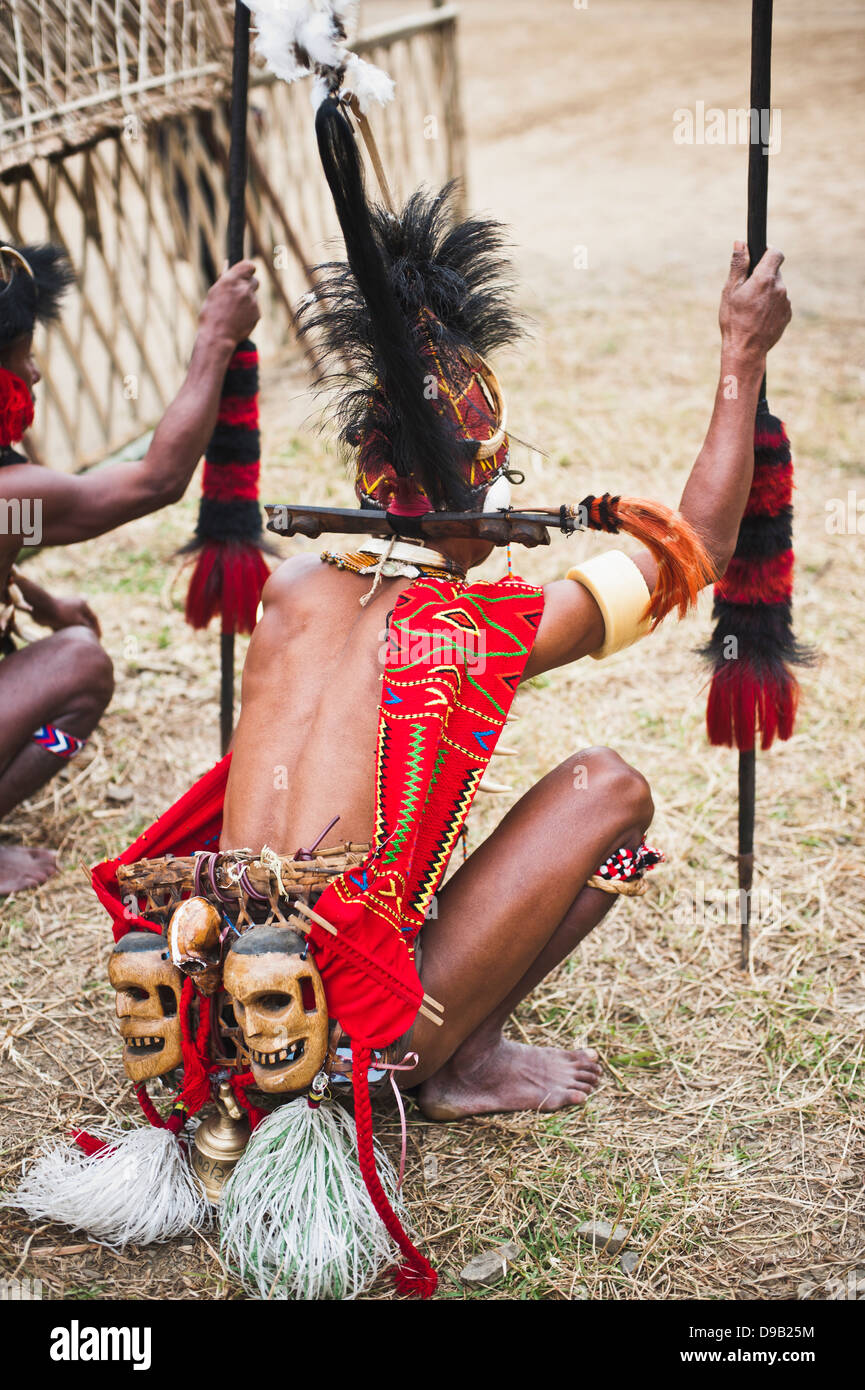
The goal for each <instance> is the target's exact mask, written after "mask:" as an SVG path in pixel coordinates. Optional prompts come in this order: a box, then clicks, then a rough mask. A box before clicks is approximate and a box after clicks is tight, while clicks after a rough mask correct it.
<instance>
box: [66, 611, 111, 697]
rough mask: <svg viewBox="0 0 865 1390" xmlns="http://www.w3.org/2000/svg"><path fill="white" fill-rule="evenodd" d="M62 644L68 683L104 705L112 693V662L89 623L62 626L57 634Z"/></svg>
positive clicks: (84, 695) (80, 692)
mask: <svg viewBox="0 0 865 1390" xmlns="http://www.w3.org/2000/svg"><path fill="white" fill-rule="evenodd" d="M56 639H57V641H58V642H60V643H61V645H62V647H63V648H64V660H65V661H66V662H67V663H68V670H69V675H70V677H71V681H70V684H71V685H72V686H73V687H74V690H75V695H76V697H83V698H84V699H85V700H86V701H87V702H88V703H89V704H91V705H93V706H94V707H98V708H99V709H100V710H103V709H106V708H107V707H108V705H109V703H110V701H111V697H112V695H113V694H114V666H113V664H112V661H111V657H110V656H109V655H108V653H107V651H106V650H105V648H104V647H103V646H102V644H101V642H100V641H99V638H98V637H97V636H96V633H95V632H93V630H92V629H91V628H89V627H84V626H80V627H65V628H62V629H61V631H60V632H58V633H57V634H56Z"/></svg>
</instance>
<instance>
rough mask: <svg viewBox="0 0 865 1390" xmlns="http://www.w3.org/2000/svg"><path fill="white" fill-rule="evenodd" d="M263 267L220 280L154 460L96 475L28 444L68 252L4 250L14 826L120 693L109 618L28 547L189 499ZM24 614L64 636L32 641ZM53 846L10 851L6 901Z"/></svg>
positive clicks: (3, 429)
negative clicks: (32, 560) (61, 466)
mask: <svg viewBox="0 0 865 1390" xmlns="http://www.w3.org/2000/svg"><path fill="white" fill-rule="evenodd" d="M254 273H255V268H254V266H253V265H252V263H251V262H249V261H245V262H243V263H241V264H239V265H236V266H234V267H233V268H232V269H231V270H230V271H227V272H226V273H225V274H224V275H223V276H222V277H221V279H220V280H218V281H217V283H216V284H215V285H214V286H213V288H212V289H211V291H210V293H209V294H208V296H207V299H206V301H205V304H204V306H203V308H202V311H201V317H200V323H199V330H198V336H197V338H196V341H195V346H194V348H193V352H192V360H191V362H190V366H189V371H188V373H187V377H186V380H185V382H184V384H183V386H182V387H181V388H180V391H179V393H178V395H177V398H176V399H175V400H174V402H173V403H172V404H171V405H170V406H169V408H168V410H167V411H166V412H165V415H164V417H163V419H162V421H161V423H160V424H159V425H158V427H157V429H156V433H155V434H154V437H153V442H152V444H151V445H150V448H149V449H148V451H147V453H146V455H145V457H144V458H143V459H141V460H138V461H135V462H128V463H115V464H113V465H111V466H109V467H107V468H102V469H99V470H98V471H94V472H90V473H83V474H68V473H57V472H54V471H52V470H51V469H48V468H42V467H38V466H35V465H34V464H33V463H31V462H30V461H29V459H28V457H27V455H26V454H23V453H21V452H20V450H18V449H16V448H15V447H14V445H16V444H17V443H18V442H19V441H20V440H21V439H22V437H23V435H24V434H25V432H26V431H27V430H28V429H29V428H30V426H31V424H32V423H33V410H34V388H35V386H36V384H37V383H38V381H39V380H40V374H39V369H38V367H37V365H36V362H35V360H34V357H33V330H34V328H35V326H36V323H37V322H40V323H45V324H50V323H51V322H52V321H54V320H55V319H56V318H57V317H58V315H59V311H60V301H61V298H62V296H63V294H64V292H65V290H66V289H68V287H69V286H70V285H71V284H72V282H73V279H74V275H73V271H72V267H71V266H70V264H69V261H68V259H67V257H66V254H65V252H64V251H63V250H62V249H61V248H60V247H57V246H0V657H2V658H3V659H2V660H0V821H2V819H3V817H4V816H7V815H8V814H9V812H10V811H11V810H13V808H14V807H15V806H17V805H18V804H19V803H20V802H21V801H23V800H24V799H25V798H26V797H28V796H32V795H33V793H34V792H35V791H37V790H38V789H39V787H41V786H43V785H44V783H45V782H47V781H48V780H49V779H50V778H51V777H54V776H55V775H56V774H57V772H59V771H60V769H61V768H62V767H63V765H64V763H66V762H68V760H69V759H70V758H72V757H74V756H75V755H76V753H78V752H80V750H81V749H82V748H83V747H84V744H85V743H86V741H87V739H88V737H89V736H90V734H91V733H92V732H93V730H94V729H95V728H96V726H97V724H98V723H99V720H100V719H101V717H102V715H103V713H104V711H105V709H106V708H107V706H108V703H109V701H110V699H111V695H112V693H113V688H114V682H113V673H112V666H111V660H110V658H109V656H108V653H107V652H106V651H105V649H104V648H103V647H102V645H101V643H100V640H99V638H100V631H99V621H98V619H97V617H96V615H95V613H94V612H93V611H92V609H91V608H90V606H89V605H88V604H87V603H85V602H84V600H83V599H80V598H79V599H71V598H55V597H54V596H52V595H51V594H48V593H46V592H45V590H44V589H42V588H41V587H40V586H39V585H38V584H36V583H34V582H33V580H31V579H29V578H26V577H25V576H24V574H23V573H21V572H20V571H18V570H16V569H14V562H15V558H16V556H17V554H18V552H19V550H20V549H21V547H22V546H24V545H71V544H73V543H75V542H76V541H85V540H90V539H92V537H94V536H101V535H103V534H104V533H105V532H107V531H113V530H114V529H115V527H117V526H121V525H123V523H124V522H126V521H132V520H133V519H134V518H136V517H139V516H146V515H148V513H150V512H155V511H158V510H159V509H160V508H162V507H165V506H168V505H169V504H170V503H171V502H176V501H177V500H178V499H179V498H180V497H182V495H183V493H184V491H185V489H186V486H187V484H188V482H189V480H190V478H191V476H192V473H193V470H194V469H195V466H196V464H197V463H198V460H199V458H200V457H201V454H202V452H203V450H204V447H205V445H206V444H207V441H208V439H209V438H210V436H211V434H212V432H213V426H214V422H215V420H216V415H217V410H218V407H219V399H220V391H221V388H222V382H223V378H224V377H225V372H226V368H227V366H228V363H229V360H230V358H231V355H232V353H233V352H234V349H235V347H236V345H237V343H238V341H241V340H242V339H243V338H244V337H246V336H247V334H248V332H249V331H250V330H251V328H252V327H253V325H254V324H255V323H256V321H257V319H258V308H257V304H256V299H255V291H256V288H257V281H256V280H255V278H254ZM16 613H22V614H23V613H26V614H28V615H29V617H30V619H31V621H32V622H34V623H36V624H38V626H40V627H44V628H50V629H51V636H49V637H43V638H42V639H41V640H40V641H36V642H30V643H29V644H25V643H23V642H22V641H20V640H19V639H18V634H17V632H16V626H15V622H16ZM56 867H57V865H56V862H55V855H54V851H53V850H49V849H44V848H28V847H24V846H20V845H8V844H3V845H0V895H2V894H5V893H14V892H16V891H18V890H19V889H22V888H31V887H34V886H35V885H36V884H38V883H43V882H44V881H45V880H46V879H47V878H50V876H51V875H52V874H53V873H54V872H55V871H56Z"/></svg>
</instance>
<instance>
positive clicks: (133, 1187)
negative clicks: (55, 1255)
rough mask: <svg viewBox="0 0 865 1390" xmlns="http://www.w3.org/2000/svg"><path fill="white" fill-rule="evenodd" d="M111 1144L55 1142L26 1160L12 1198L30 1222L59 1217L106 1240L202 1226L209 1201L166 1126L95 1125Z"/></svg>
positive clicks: (119, 1241) (138, 1240)
mask: <svg viewBox="0 0 865 1390" xmlns="http://www.w3.org/2000/svg"><path fill="white" fill-rule="evenodd" d="M93 1134H94V1137H95V1138H97V1139H102V1140H103V1141H104V1142H105V1144H106V1145H107V1146H108V1147H106V1148H105V1149H101V1150H100V1151H99V1152H98V1153H95V1154H92V1155H89V1156H88V1155H87V1154H85V1153H83V1152H82V1150H81V1149H79V1148H78V1147H77V1146H76V1145H74V1144H71V1145H66V1144H58V1145H55V1146H54V1147H53V1148H51V1149H48V1150H46V1151H45V1152H44V1153H42V1154H40V1155H39V1157H38V1158H36V1159H35V1160H34V1161H33V1162H32V1163H31V1164H30V1166H29V1167H27V1168H25V1171H24V1176H23V1178H22V1180H21V1183H20V1185H19V1187H18V1191H17V1192H16V1193H15V1195H14V1197H11V1198H7V1199H6V1200H5V1201H4V1202H3V1203H2V1205H3V1206H9V1207H12V1206H14V1207H21V1208H22V1209H23V1210H24V1211H25V1212H26V1213H27V1215H28V1216H29V1217H30V1219H31V1220H33V1221H62V1222H63V1223H64V1224H65V1225H67V1226H72V1227H74V1228H75V1229H76V1230H81V1231H86V1232H87V1234H88V1235H90V1236H93V1237H95V1239H96V1240H99V1241H102V1242H103V1244H105V1245H109V1246H122V1245H128V1244H130V1243H134V1244H135V1245H149V1244H150V1243H151V1242H152V1241H155V1240H166V1239H167V1238H168V1237H169V1236H176V1235H181V1234H182V1233H183V1232H185V1231H188V1230H189V1229H190V1228H191V1227H194V1226H199V1225H201V1223H202V1221H203V1220H204V1218H205V1217H206V1215H207V1213H208V1210H209V1208H208V1204H207V1202H206V1200H205V1198H204V1195H203V1193H202V1192H201V1189H200V1188H199V1186H198V1183H197V1182H196V1180H195V1177H194V1175H193V1172H192V1169H191V1167H190V1165H189V1163H188V1161H187V1159H186V1157H185V1154H184V1151H183V1148H182V1147H181V1145H180V1144H179V1143H178V1141H177V1139H176V1137H175V1136H174V1135H173V1134H172V1133H171V1132H170V1131H169V1130H167V1129H156V1128H154V1127H153V1126H151V1125H142V1126H139V1127H137V1128H136V1129H127V1130H120V1131H117V1132H116V1133H113V1134H111V1133H106V1132H104V1131H100V1130H94V1131H93Z"/></svg>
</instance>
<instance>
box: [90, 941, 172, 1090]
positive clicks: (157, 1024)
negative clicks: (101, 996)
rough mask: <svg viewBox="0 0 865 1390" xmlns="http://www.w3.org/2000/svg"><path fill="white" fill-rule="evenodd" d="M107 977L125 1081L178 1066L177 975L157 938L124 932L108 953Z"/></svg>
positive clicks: (155, 1074) (162, 944)
mask: <svg viewBox="0 0 865 1390" xmlns="http://www.w3.org/2000/svg"><path fill="white" fill-rule="evenodd" d="M108 978H109V979H110V981H111V983H112V985H113V986H114V988H115V990H116V991H117V1000H116V1008H117V1017H118V1019H119V1020H120V1023H119V1025H118V1026H119V1029H120V1036H121V1037H122V1038H123V1042H124V1048H123V1066H124V1068H125V1070H126V1075H127V1076H128V1077H129V1079H130V1081H135V1082H139V1081H147V1080H148V1079H149V1078H150V1077H152V1076H164V1075H165V1073H166V1072H168V1071H172V1070H173V1069H174V1068H175V1067H179V1066H180V1064H181V1061H182V1058H183V1054H182V1050H181V1039H180V1013H179V1009H180V990H181V987H182V985H183V976H182V975H181V973H180V971H179V970H178V969H177V967H176V966H175V965H172V963H171V960H170V959H169V955H168V949H167V947H166V943H165V940H164V939H163V937H161V936H157V934H156V933H155V932H149V931H130V932H127V933H126V935H125V936H122V937H121V938H120V940H119V941H118V943H117V945H116V946H115V947H114V950H113V951H112V952H111V956H110V958H109V961H108Z"/></svg>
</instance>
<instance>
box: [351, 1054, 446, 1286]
mask: <svg viewBox="0 0 865 1390" xmlns="http://www.w3.org/2000/svg"><path fill="white" fill-rule="evenodd" d="M351 1053H352V1079H353V1082H354V1119H355V1126H356V1128H357V1156H358V1160H359V1162H360V1171H361V1173H362V1175H363V1180H364V1182H365V1183H366V1190H367V1192H368V1193H369V1195H370V1200H371V1202H372V1204H373V1206H374V1207H375V1209H376V1211H377V1212H378V1214H379V1216H380V1217H381V1219H382V1221H383V1222H384V1224H385V1226H386V1227H387V1229H388V1231H389V1232H390V1234H391V1236H392V1237H393V1239H394V1240H395V1241H396V1243H397V1245H398V1246H399V1248H400V1250H401V1251H402V1253H403V1255H404V1256H405V1263H404V1264H402V1265H400V1266H399V1268H398V1269H397V1271H396V1286H397V1289H398V1290H399V1292H400V1293H405V1294H411V1295H412V1296H413V1297H415V1298H431V1297H432V1295H433V1294H434V1293H435V1290H436V1285H437V1283H438V1275H437V1274H436V1272H435V1270H434V1269H433V1267H432V1265H431V1264H430V1262H429V1260H428V1259H427V1258H426V1256H425V1255H422V1254H421V1252H420V1251H419V1250H417V1249H415V1247H414V1246H413V1245H412V1243H411V1241H410V1240H409V1238H408V1236H407V1235H406V1233H405V1231H404V1230H403V1228H402V1226H401V1225H400V1221H399V1218H398V1217H397V1215H396V1212H395V1211H394V1210H393V1207H392V1206H391V1204H390V1202H389V1201H388V1199H387V1194H386V1193H385V1190H384V1188H383V1187H382V1185H381V1181H380V1179H379V1176H378V1171H377V1169H376V1166H375V1150H374V1148H373V1142H372V1103H371V1101H370V1098H369V1077H368V1073H369V1066H370V1057H371V1054H370V1049H369V1048H368V1047H362V1046H361V1045H360V1044H359V1043H357V1042H353V1043H352V1047H351Z"/></svg>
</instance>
